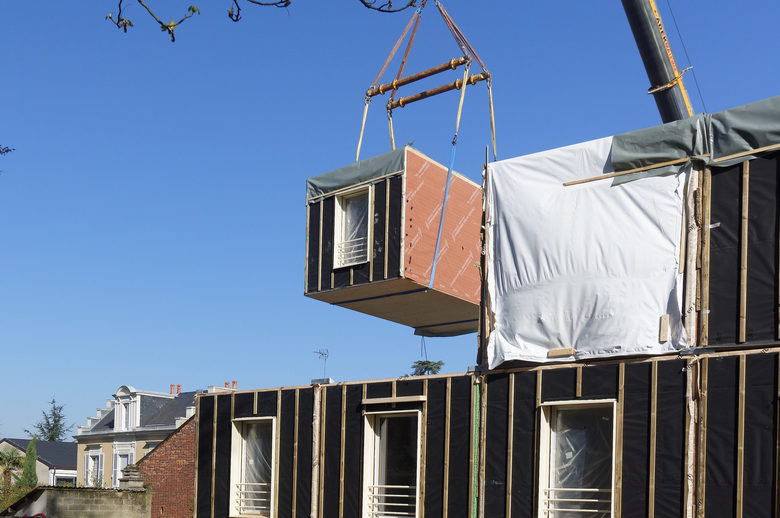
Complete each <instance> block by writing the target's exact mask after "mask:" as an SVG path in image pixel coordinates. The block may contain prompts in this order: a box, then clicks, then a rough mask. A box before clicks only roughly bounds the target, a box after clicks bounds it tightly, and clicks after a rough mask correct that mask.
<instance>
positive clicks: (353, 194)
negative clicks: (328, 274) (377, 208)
mask: <svg viewBox="0 0 780 518" xmlns="http://www.w3.org/2000/svg"><path fill="white" fill-rule="evenodd" d="M362 195H365V196H366V198H367V202H368V203H367V205H368V207H367V209H366V210H367V214H366V246H365V259H362V260H352V261H341V259H340V257H339V245H340V244H341V243H342V242H344V241H345V239H344V220H345V216H346V213H345V210H346V209H345V202H346V201H347V200H349V199H351V198H357V197H358V196H362ZM335 198H336V199H335V203H334V206H335V210H334V215H333V269H337V268H347V267H349V266H356V265H359V264H364V263H367V262H369V260H370V258H371V250H372V243H373V241H374V185H373V184H369V185H361V186H360V187H356V188H354V189H350V190H348V191H346V192H343V193H340V194H337V195H336V196H335Z"/></svg>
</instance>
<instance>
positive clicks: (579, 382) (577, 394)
mask: <svg viewBox="0 0 780 518" xmlns="http://www.w3.org/2000/svg"><path fill="white" fill-rule="evenodd" d="M574 396H575V397H578V398H581V397H582V365H578V366H577V386H576V389H575V392H574Z"/></svg>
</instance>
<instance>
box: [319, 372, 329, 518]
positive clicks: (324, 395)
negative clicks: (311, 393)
mask: <svg viewBox="0 0 780 518" xmlns="http://www.w3.org/2000/svg"><path fill="white" fill-rule="evenodd" d="M320 393H321V398H320V451H319V456H320V462H319V466H320V467H319V469H320V477H319V487H318V488H317V499H318V500H319V503H318V505H317V508H318V509H319V516H320V518H322V517H323V516H324V515H325V509H324V505H325V504H324V500H325V477H324V474H325V437H326V432H327V428H328V426H327V421H326V418H327V411H328V407H327V401H328V391H327V390H325V388H324V387H321V388H320Z"/></svg>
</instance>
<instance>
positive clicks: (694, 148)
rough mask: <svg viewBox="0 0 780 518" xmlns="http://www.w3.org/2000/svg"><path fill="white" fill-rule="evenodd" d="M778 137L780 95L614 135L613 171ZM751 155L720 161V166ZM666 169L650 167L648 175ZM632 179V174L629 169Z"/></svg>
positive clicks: (716, 154)
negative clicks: (652, 169)
mask: <svg viewBox="0 0 780 518" xmlns="http://www.w3.org/2000/svg"><path fill="white" fill-rule="evenodd" d="M777 143H780V96H776V97H770V98H769V99H764V100H762V101H757V102H754V103H750V104H746V105H744V106H738V107H736V108H730V109H728V110H723V111H721V112H717V113H714V114H707V113H702V114H698V115H695V116H693V117H691V118H689V119H685V120H680V121H675V122H670V123H667V124H662V125H659V126H653V127H651V128H645V129H641V130H636V131H630V132H628V133H622V134H620V135H615V137H614V138H613V140H612V165H613V166H614V168H615V170H616V171H624V170H627V169H633V168H636V167H644V166H648V165H652V164H657V163H660V162H667V161H670V160H675V159H680V158H685V157H696V156H700V155H708V158H704V159H702V161H703V162H704V163H707V164H709V163H713V161H714V160H718V159H719V158H722V157H727V156H730V155H733V154H737V153H742V152H746V151H750V150H753V149H758V148H761V147H765V146H769V145H773V144H777ZM750 158H752V157H751V156H742V157H737V158H734V159H731V160H723V161H720V162H718V165H720V166H727V165H732V164H734V163H739V162H744V161H745V160H749V159H750ZM663 172H668V171H663V170H661V171H654V172H651V174H652V175H657V174H659V173H663ZM631 179H635V177H634V175H631Z"/></svg>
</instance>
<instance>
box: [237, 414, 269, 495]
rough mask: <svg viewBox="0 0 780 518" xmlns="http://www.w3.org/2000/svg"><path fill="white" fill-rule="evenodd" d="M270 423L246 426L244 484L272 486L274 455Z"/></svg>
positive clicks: (247, 424) (248, 424)
mask: <svg viewBox="0 0 780 518" xmlns="http://www.w3.org/2000/svg"><path fill="white" fill-rule="evenodd" d="M271 440H272V425H271V423H270V422H262V423H245V424H244V460H243V462H244V466H243V467H244V469H243V480H242V482H244V483H247V484H260V483H262V484H270V482H271V455H272V451H273V448H272V444H271Z"/></svg>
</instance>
